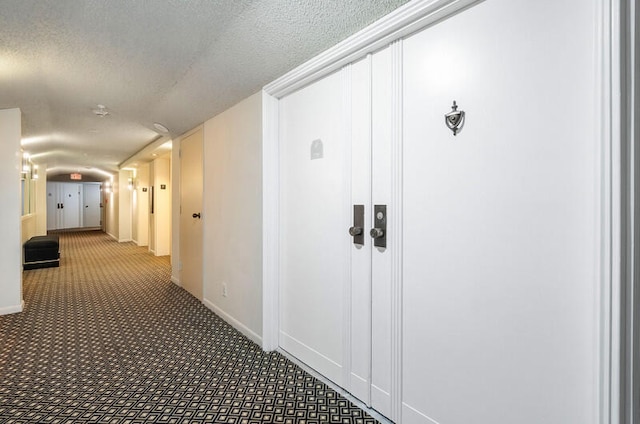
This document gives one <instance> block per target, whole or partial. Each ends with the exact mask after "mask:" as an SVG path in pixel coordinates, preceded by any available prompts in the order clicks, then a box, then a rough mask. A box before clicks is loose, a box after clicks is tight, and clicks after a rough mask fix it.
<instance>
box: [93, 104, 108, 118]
mask: <svg viewBox="0 0 640 424" xmlns="http://www.w3.org/2000/svg"><path fill="white" fill-rule="evenodd" d="M93 113H94V114H95V115H98V116H99V117H101V118H104V117H105V116H107V115H108V114H109V111H108V110H107V107H106V106H105V105H98V108H97V109H93Z"/></svg>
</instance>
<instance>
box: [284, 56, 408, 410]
mask: <svg viewBox="0 0 640 424" xmlns="http://www.w3.org/2000/svg"><path fill="white" fill-rule="evenodd" d="M390 59H391V54H390V50H389V49H387V50H386V51H385V52H382V53H379V54H377V55H375V56H373V57H368V58H366V59H364V60H361V61H359V62H358V63H355V64H353V65H351V66H348V67H347V68H345V69H343V70H341V71H339V72H337V73H335V74H333V75H332V76H329V77H327V78H325V79H323V80H321V81H319V82H317V83H315V84H313V85H312V86H309V87H307V88H305V89H303V90H300V91H298V92H296V93H294V94H292V95H290V96H288V97H286V98H284V99H282V100H281V101H280V140H281V145H280V146H281V176H280V181H281V187H280V193H281V202H280V203H281V222H280V228H281V241H280V245H281V251H280V255H281V261H282V263H281V271H282V274H281V282H280V318H279V321H280V336H279V342H280V346H281V348H282V349H284V350H286V351H288V352H289V353H291V354H292V355H294V356H296V357H297V358H299V359H300V360H302V361H303V362H305V363H307V364H308V365H309V366H310V367H312V368H314V369H316V370H318V371H319V372H321V373H322V374H323V375H325V376H326V377H328V378H329V379H330V380H332V381H333V382H335V383H337V384H338V385H340V386H342V387H345V388H346V389H347V390H349V391H350V392H351V393H353V394H354V395H355V396H356V397H358V398H360V399H361V400H363V401H364V402H366V403H367V404H371V405H373V406H374V407H375V408H376V409H378V410H379V411H381V412H382V413H384V414H386V415H389V414H390V412H391V411H390V405H391V396H390V394H391V373H390V369H391V353H392V352H391V321H392V319H391V297H390V295H391V292H390V290H391V255H392V252H393V250H394V248H395V247H396V246H395V244H396V243H397V240H398V237H397V234H393V232H392V231H393V230H392V229H391V228H389V230H388V235H389V237H388V240H387V243H388V246H389V247H388V248H386V249H385V248H373V247H372V239H371V237H370V236H369V231H370V229H371V228H372V226H371V223H372V213H373V205H374V204H379V205H386V207H387V210H388V211H389V215H391V216H393V215H394V214H395V213H396V211H395V210H394V205H393V204H392V198H391V179H390V172H391V159H390V156H389V153H390V147H391V146H390V138H389V136H390V134H391V121H390V118H391V116H390V115H389V113H388V112H389V111H390V105H391V90H390V84H389V82H390V77H391V67H390V65H391V60H390ZM373 97H375V98H376V101H375V102H372V98H373ZM372 124H374V125H373V126H372ZM354 205H360V206H361V207H362V208H363V209H364V214H363V218H364V225H363V226H362V227H361V231H362V233H363V237H362V238H363V240H364V243H363V244H354V243H353V242H352V240H353V238H352V237H351V236H350V235H349V232H348V230H349V228H350V227H351V226H353V210H354V208H353V206H354ZM394 230H395V229H394Z"/></svg>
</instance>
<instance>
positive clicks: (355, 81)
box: [348, 56, 372, 405]
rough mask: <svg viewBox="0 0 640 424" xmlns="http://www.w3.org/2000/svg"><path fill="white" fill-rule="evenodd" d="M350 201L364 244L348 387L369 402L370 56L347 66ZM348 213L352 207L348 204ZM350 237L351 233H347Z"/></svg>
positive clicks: (354, 274) (357, 261)
mask: <svg viewBox="0 0 640 424" xmlns="http://www.w3.org/2000/svg"><path fill="white" fill-rule="evenodd" d="M351 77H352V86H351V97H352V98H351V205H363V206H364V209H365V213H364V227H363V232H364V233H365V237H364V242H365V244H364V245H356V244H353V243H351V305H352V307H351V379H350V382H349V387H348V389H349V391H350V392H351V393H352V394H353V395H354V396H356V397H357V398H358V399H360V400H362V401H363V402H365V403H366V404H368V405H370V404H371V395H370V385H371V331H372V329H371V238H370V237H369V235H368V234H367V232H368V230H369V229H370V228H371V57H370V56H368V57H366V58H365V59H362V60H360V61H359V62H357V63H354V64H353V65H352V68H351ZM350 211H351V213H353V208H352V206H351V209H350ZM349 239H350V241H352V239H351V237H349Z"/></svg>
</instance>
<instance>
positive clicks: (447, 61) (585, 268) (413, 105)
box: [402, 0, 599, 424]
mask: <svg viewBox="0 0 640 424" xmlns="http://www.w3.org/2000/svg"><path fill="white" fill-rule="evenodd" d="M593 22H595V16H594V4H593V3H592V2H586V3H583V2H577V1H558V2H531V1H524V0H523V1H512V0H509V1H507V0H502V1H501V0H496V1H491V2H483V3H481V4H479V5H478V6H475V7H473V8H472V9H470V10H468V11H465V12H464V13H461V14H459V15H456V16H454V17H453V18H450V19H449V20H446V21H444V22H442V23H440V24H437V25H435V26H433V27H431V28H429V29H427V30H426V31H423V32H422V33H419V34H416V35H414V36H412V37H410V38H408V39H407V40H405V41H404V103H403V113H404V157H403V161H404V172H403V179H404V192H403V195H404V232H403V237H404V245H403V247H404V262H403V263H404V268H403V276H404V281H403V289H404V292H403V324H404V327H403V333H402V337H403V373H402V381H403V416H402V422H404V423H443V424H444V423H446V424H465V423H471V422H473V423H496V424H501V423H504V424H506V423H516V422H517V423H520V424H534V423H542V422H544V423H556V424H591V423H595V422H597V420H596V417H597V414H595V411H596V408H597V403H598V399H597V386H596V383H597V378H598V375H597V370H598V362H597V352H598V344H597V343H598V338H597V325H596V323H597V317H598V314H597V302H596V301H594V300H595V299H597V286H598V275H597V263H598V246H597V243H598V235H599V228H598V220H597V219H598V215H597V208H598V204H599V203H598V202H599V193H598V191H597V187H598V182H599V168H598V157H599V156H598V152H599V147H598V142H597V141H598V140H597V136H596V135H597V134H596V133H597V131H596V127H595V125H594V116H595V112H596V107H595V104H594V101H595V96H594V94H593V93H594V90H595V88H596V79H595V78H596V67H597V64H596V63H595V62H594V54H593V52H594V48H593V44H592V42H591V41H589V40H593V39H594V37H595V34H594V27H593ZM453 100H456V101H457V103H458V105H459V108H460V109H462V110H465V111H466V113H467V116H466V123H465V126H464V129H463V130H462V131H461V132H460V133H459V134H458V135H457V136H455V137H454V136H453V134H452V132H451V131H450V130H448V129H447V128H446V127H445V123H444V118H443V115H444V114H445V113H447V112H448V111H450V110H451V109H450V107H451V103H452V101H453Z"/></svg>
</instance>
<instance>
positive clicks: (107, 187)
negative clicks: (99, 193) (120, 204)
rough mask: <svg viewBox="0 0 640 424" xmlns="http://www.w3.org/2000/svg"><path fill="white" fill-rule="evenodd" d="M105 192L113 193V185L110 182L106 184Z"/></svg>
mask: <svg viewBox="0 0 640 424" xmlns="http://www.w3.org/2000/svg"><path fill="white" fill-rule="evenodd" d="M104 192H105V193H111V184H110V183H109V182H105V183H104Z"/></svg>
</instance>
